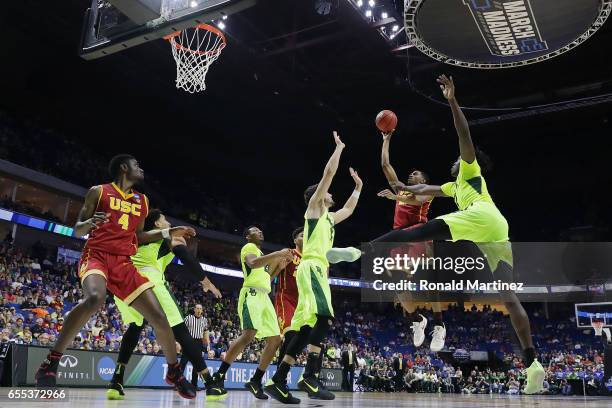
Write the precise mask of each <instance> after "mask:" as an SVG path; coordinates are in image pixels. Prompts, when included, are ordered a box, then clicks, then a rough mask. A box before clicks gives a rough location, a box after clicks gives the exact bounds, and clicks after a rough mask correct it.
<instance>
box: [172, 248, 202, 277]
mask: <svg viewBox="0 0 612 408" xmlns="http://www.w3.org/2000/svg"><path fill="white" fill-rule="evenodd" d="M172 252H174V255H176V257H177V258H178V259H179V260H180V261H181V262H182V263H183V265H184V266H185V269H186V271H187V273H186V275H187V276H189V277H192V278H195V279H197V280H198V281H202V280H204V279H205V278H206V277H207V275H206V272H205V271H204V269H202V266H201V265H200V263H199V262H198V260H197V259H195V258H194V257H193V255H191V254H190V253H189V250H187V246H185V245H178V246H175V247H174V249H173V250H172Z"/></svg>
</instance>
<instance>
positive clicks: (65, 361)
mask: <svg viewBox="0 0 612 408" xmlns="http://www.w3.org/2000/svg"><path fill="white" fill-rule="evenodd" d="M78 364H79V359H78V358H76V357H75V356H73V355H70V354H64V355H63V356H62V358H60V361H59V365H60V367H64V368H65V367H68V368H74V367H76V366H77V365H78Z"/></svg>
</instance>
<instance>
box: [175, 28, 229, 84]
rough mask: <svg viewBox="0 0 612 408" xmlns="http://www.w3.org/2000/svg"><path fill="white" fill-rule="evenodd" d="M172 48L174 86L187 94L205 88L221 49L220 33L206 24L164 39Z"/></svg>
mask: <svg viewBox="0 0 612 408" xmlns="http://www.w3.org/2000/svg"><path fill="white" fill-rule="evenodd" d="M165 38H166V40H168V42H170V45H171V46H172V55H173V56H174V61H176V87H177V88H179V89H184V90H185V91H187V92H190V93H196V92H202V91H204V90H205V89H206V74H207V73H208V68H209V67H210V66H211V65H212V63H213V62H215V61H216V60H217V58H219V55H221V51H222V50H223V48H225V44H226V42H225V36H224V35H223V33H222V32H221V31H220V30H219V29H217V28H215V27H213V26H210V25H208V24H200V25H198V26H197V27H194V28H188V29H186V30H183V31H180V32H178V33H174V34H172V35H170V36H167V37H165Z"/></svg>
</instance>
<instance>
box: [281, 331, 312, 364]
mask: <svg viewBox="0 0 612 408" xmlns="http://www.w3.org/2000/svg"><path fill="white" fill-rule="evenodd" d="M311 331H312V328H311V327H308V326H303V327H302V328H300V331H299V332H297V333H295V335H293V336H292V337H291V338H290V339H288V341H289V344H288V345H287V352H286V354H287V355H289V356H291V357H293V358H295V357H296V356H297V355H298V354H300V353H301V352H302V350H304V347H306V345H307V344H308V339H309V337H310V333H311Z"/></svg>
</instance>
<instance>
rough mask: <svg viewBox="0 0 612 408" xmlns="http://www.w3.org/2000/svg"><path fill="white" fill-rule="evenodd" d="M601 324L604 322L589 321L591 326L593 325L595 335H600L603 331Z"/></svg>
mask: <svg viewBox="0 0 612 408" xmlns="http://www.w3.org/2000/svg"><path fill="white" fill-rule="evenodd" d="M603 325H604V322H592V323H591V326H593V329H594V330H595V335H596V336H601V334H602V332H603Z"/></svg>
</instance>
